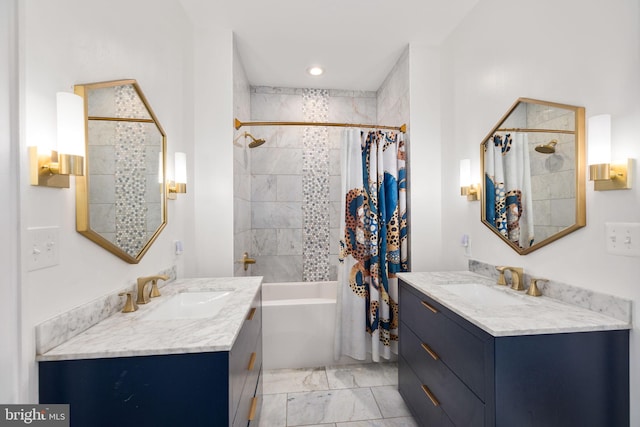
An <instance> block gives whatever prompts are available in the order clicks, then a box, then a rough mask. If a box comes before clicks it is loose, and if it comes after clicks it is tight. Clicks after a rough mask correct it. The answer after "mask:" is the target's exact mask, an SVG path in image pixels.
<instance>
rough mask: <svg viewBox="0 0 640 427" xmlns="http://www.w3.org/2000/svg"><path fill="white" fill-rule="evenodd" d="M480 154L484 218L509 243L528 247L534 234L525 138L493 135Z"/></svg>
mask: <svg viewBox="0 0 640 427" xmlns="http://www.w3.org/2000/svg"><path fill="white" fill-rule="evenodd" d="M484 151H485V153H484V165H485V167H484V169H485V177H484V179H485V182H484V185H485V189H486V192H485V193H486V196H485V197H486V203H485V218H486V220H487V221H488V222H489V223H491V224H492V225H493V226H494V227H495V228H496V230H498V233H500V234H501V235H503V236H504V237H505V238H507V239H508V240H509V241H511V242H512V243H514V244H515V245H517V246H519V247H521V248H528V247H529V246H531V245H532V244H533V242H534V240H535V235H534V226H533V209H532V206H533V201H532V193H531V168H530V165H529V143H528V138H527V135H526V134H524V133H514V134H513V135H511V134H506V135H499V134H496V135H493V136H492V137H491V138H489V140H488V141H487V142H486V143H485V146H484Z"/></svg>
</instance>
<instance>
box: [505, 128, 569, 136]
mask: <svg viewBox="0 0 640 427" xmlns="http://www.w3.org/2000/svg"><path fill="white" fill-rule="evenodd" d="M495 132H540V133H567V134H572V135H573V134H575V133H576V132H575V131H573V130H562V129H527V128H503V129H496V130H495Z"/></svg>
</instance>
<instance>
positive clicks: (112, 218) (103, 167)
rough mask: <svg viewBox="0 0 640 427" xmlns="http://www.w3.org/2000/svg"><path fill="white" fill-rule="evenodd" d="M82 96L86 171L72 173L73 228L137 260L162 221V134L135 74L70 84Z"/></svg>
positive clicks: (163, 152)
mask: <svg viewBox="0 0 640 427" xmlns="http://www.w3.org/2000/svg"><path fill="white" fill-rule="evenodd" d="M75 93H76V94H78V95H80V96H82V97H83V98H84V105H85V129H86V135H87V138H86V141H87V146H86V153H87V155H86V156H87V157H86V160H85V165H86V172H85V175H84V176H81V177H77V178H76V229H77V231H78V232H79V233H81V234H82V235H83V236H85V237H87V238H88V239H90V240H92V241H93V242H95V243H97V244H98V245H100V246H102V247H103V248H104V249H106V250H108V251H110V252H111V253H113V254H114V255H116V256H118V257H120V258H121V259H123V260H125V261H127V262H129V263H131V264H136V263H138V262H139V261H140V260H141V259H142V257H143V256H144V254H145V253H146V252H147V250H148V249H149V248H150V247H151V245H152V243H153V242H154V240H155V239H156V238H157V237H158V235H159V234H160V232H161V231H162V229H163V228H164V227H165V225H166V222H167V216H166V195H165V191H164V188H166V187H165V175H164V170H165V155H166V136H165V133H164V131H163V130H162V126H160V123H159V122H158V120H157V118H156V116H155V115H154V113H153V110H152V109H151V107H150V105H149V103H148V102H147V99H146V98H145V96H144V94H143V93H142V90H141V89H140V86H139V85H138V83H137V82H136V81H135V80H118V81H111V82H102V83H91V84H83V85H76V86H75Z"/></svg>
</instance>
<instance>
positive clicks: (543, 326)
mask: <svg viewBox="0 0 640 427" xmlns="http://www.w3.org/2000/svg"><path fill="white" fill-rule="evenodd" d="M398 277H399V278H401V279H402V280H403V281H404V282H405V283H407V284H408V285H410V286H411V287H413V288H414V289H416V290H418V291H420V292H422V293H424V294H426V295H427V296H428V297H430V298H432V299H433V300H434V301H436V302H438V303H440V304H442V305H443V306H445V307H447V308H449V309H450V310H452V311H453V312H455V313H456V314H458V315H460V316H461V317H463V318H464V319H466V320H468V321H469V322H471V323H473V324H474V325H476V326H478V327H479V328H481V329H482V330H484V331H486V332H487V333H489V334H491V335H493V336H495V337H502V336H517V335H538V334H556V333H568V332H590V331H609V330H620V329H631V325H630V323H628V322H625V321H623V320H618V319H616V318H613V317H609V316H605V315H603V314H601V313H597V312H595V311H591V310H587V309H585V308H581V307H578V306H575V305H571V304H568V303H565V302H562V301H559V300H556V299H552V298H548V297H545V296H544V295H543V296H540V297H532V296H529V295H526V294H525V293H524V291H514V290H512V289H511V288H510V287H509V286H499V285H496V283H495V281H494V280H492V279H489V278H487V277H485V276H481V275H479V274H476V273H471V272H469V271H451V272H434V273H398ZM457 283H477V284H481V285H485V286H488V287H490V288H491V289H494V290H496V291H498V292H502V293H504V294H506V295H509V296H511V297H513V298H515V299H516V301H517V302H516V303H515V304H513V305H508V304H507V305H501V306H481V305H478V304H474V303H472V302H470V300H469V299H468V298H466V297H465V296H459V295H456V294H454V293H452V292H449V291H447V285H451V284H457Z"/></svg>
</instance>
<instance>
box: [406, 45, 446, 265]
mask: <svg viewBox="0 0 640 427" xmlns="http://www.w3.org/2000/svg"><path fill="white" fill-rule="evenodd" d="M409 80H410V95H411V96H410V109H409V111H410V123H411V124H410V127H409V135H410V142H409V155H408V163H409V196H410V198H409V202H408V204H409V242H410V245H411V251H410V257H411V270H412V271H435V270H441V269H442V265H443V261H442V259H443V256H444V254H443V251H442V222H443V221H442V209H441V198H442V188H441V187H442V172H443V168H442V165H441V157H442V151H443V150H445V149H447V146H446V142H445V143H443V144H442V147H441V143H440V140H441V128H440V126H441V124H440V92H441V88H440V86H441V83H440V50H439V49H438V48H435V47H432V46H428V45H423V44H420V43H412V44H411V46H410V47H409Z"/></svg>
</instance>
